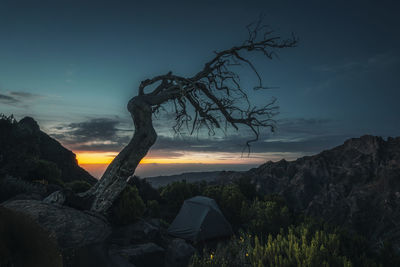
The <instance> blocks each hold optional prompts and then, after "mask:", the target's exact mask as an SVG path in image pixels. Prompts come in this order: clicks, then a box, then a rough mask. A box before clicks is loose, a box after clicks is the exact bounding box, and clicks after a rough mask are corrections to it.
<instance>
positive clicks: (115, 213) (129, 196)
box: [110, 185, 145, 225]
mask: <svg viewBox="0 0 400 267" xmlns="http://www.w3.org/2000/svg"><path fill="white" fill-rule="evenodd" d="M144 211H145V204H144V203H143V200H142V198H141V197H140V196H139V192H138V190H137V188H136V186H131V185H130V186H127V187H126V188H125V189H124V191H122V193H121V194H120V196H119V197H118V199H117V200H116V201H115V203H114V205H113V206H112V208H111V216H110V219H111V221H112V222H113V223H115V224H117V225H126V224H130V223H133V222H135V221H136V220H137V219H138V218H140V217H141V216H142V215H143V213H144Z"/></svg>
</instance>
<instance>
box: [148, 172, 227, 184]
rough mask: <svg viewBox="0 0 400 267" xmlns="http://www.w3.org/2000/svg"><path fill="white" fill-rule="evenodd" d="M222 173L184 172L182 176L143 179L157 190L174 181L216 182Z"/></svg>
mask: <svg viewBox="0 0 400 267" xmlns="http://www.w3.org/2000/svg"><path fill="white" fill-rule="evenodd" d="M221 173H223V171H214V172H186V173H182V174H176V175H165V176H154V177H146V178H144V179H145V180H146V181H147V182H149V183H150V184H151V185H152V186H153V187H154V188H159V187H161V186H164V185H167V184H169V183H172V182H175V181H182V180H185V181H186V182H188V183H194V182H200V181H206V182H212V181H215V180H217V178H218V177H219V176H220V174H221Z"/></svg>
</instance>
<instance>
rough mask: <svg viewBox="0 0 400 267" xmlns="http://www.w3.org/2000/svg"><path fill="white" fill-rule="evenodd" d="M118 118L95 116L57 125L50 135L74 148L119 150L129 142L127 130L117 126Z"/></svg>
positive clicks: (119, 121)
mask: <svg viewBox="0 0 400 267" xmlns="http://www.w3.org/2000/svg"><path fill="white" fill-rule="evenodd" d="M121 124H123V122H122V121H121V120H120V119H119V118H95V119H89V120H87V121H83V122H78V123H70V124H66V125H59V126H56V127H54V128H53V129H52V131H53V133H51V136H53V137H54V138H56V139H58V140H59V141H60V142H61V143H63V144H64V145H66V146H68V147H69V148H71V149H74V150H85V151H119V150H121V149H122V147H123V146H124V145H126V144H127V143H128V142H129V139H130V136H127V130H126V129H123V128H119V126H120V125H121Z"/></svg>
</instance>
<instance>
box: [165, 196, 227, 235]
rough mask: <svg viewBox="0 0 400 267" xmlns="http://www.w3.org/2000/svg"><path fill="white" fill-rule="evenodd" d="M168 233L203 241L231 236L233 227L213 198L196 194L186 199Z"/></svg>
mask: <svg viewBox="0 0 400 267" xmlns="http://www.w3.org/2000/svg"><path fill="white" fill-rule="evenodd" d="M168 233H169V234H170V235H173V236H176V237H179V238H183V239H186V240H191V241H201V240H206V239H211V238H216V237H222V236H229V235H231V234H232V227H231V225H230V224H229V222H228V221H227V220H226V219H225V217H224V215H223V214H222V212H221V210H220V209H219V208H218V205H217V203H216V202H215V201H214V200H213V199H211V198H208V197H203V196H196V197H193V198H190V199H187V200H185V202H184V203H183V205H182V207H181V209H180V211H179V213H178V215H177V216H176V218H175V220H174V221H173V222H172V224H171V225H170V227H169V228H168Z"/></svg>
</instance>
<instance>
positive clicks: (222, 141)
mask: <svg viewBox="0 0 400 267" xmlns="http://www.w3.org/2000/svg"><path fill="white" fill-rule="evenodd" d="M125 123H126V122H125V121H123V120H121V119H120V118H95V119H89V120H86V121H82V122H78V123H70V124H66V125H59V126H57V127H54V128H53V131H54V132H53V133H52V134H51V135H52V136H53V137H55V138H56V139H58V140H60V141H61V143H63V144H64V145H66V146H67V147H68V148H70V149H72V150H75V151H77V150H80V151H113V152H117V151H120V150H121V149H122V148H123V147H124V146H125V145H126V144H127V143H128V142H129V140H130V138H131V136H132V133H133V131H132V130H130V129H129V130H127V127H126V126H125ZM334 123H335V122H334V121H332V120H329V119H318V118H292V119H282V120H279V121H278V132H277V133H276V134H264V135H262V136H261V138H260V140H259V141H258V142H255V143H253V144H252V147H251V154H250V156H251V157H262V156H263V155H264V154H268V155H272V154H271V153H273V154H274V155H276V157H282V158H285V157H287V155H289V154H290V155H298V156H302V155H309V154H312V153H318V152H320V151H322V150H324V149H328V148H332V147H334V146H336V145H339V144H341V143H343V141H344V140H345V139H347V138H348V137H350V136H348V135H343V134H337V133H335V131H334V129H335V124H334ZM242 133H243V132H234V133H232V134H230V135H226V136H222V135H216V136H210V137H202V138H197V137H196V136H183V137H182V136H179V137H176V136H175V137H174V136H172V135H163V134H159V136H158V138H157V141H156V143H155V145H154V146H153V147H151V150H150V152H149V155H148V156H150V157H158V158H180V157H184V156H185V155H189V154H190V153H189V154H188V152H194V153H206V154H208V153H209V154H211V153H218V152H221V153H226V157H227V159H229V155H234V154H235V155H236V156H237V155H238V154H240V153H242V152H243V151H244V154H243V156H244V157H246V156H247V151H246V150H244V148H245V144H246V141H247V140H249V139H250V138H251V136H250V135H246V134H242ZM244 133H246V132H244Z"/></svg>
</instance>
